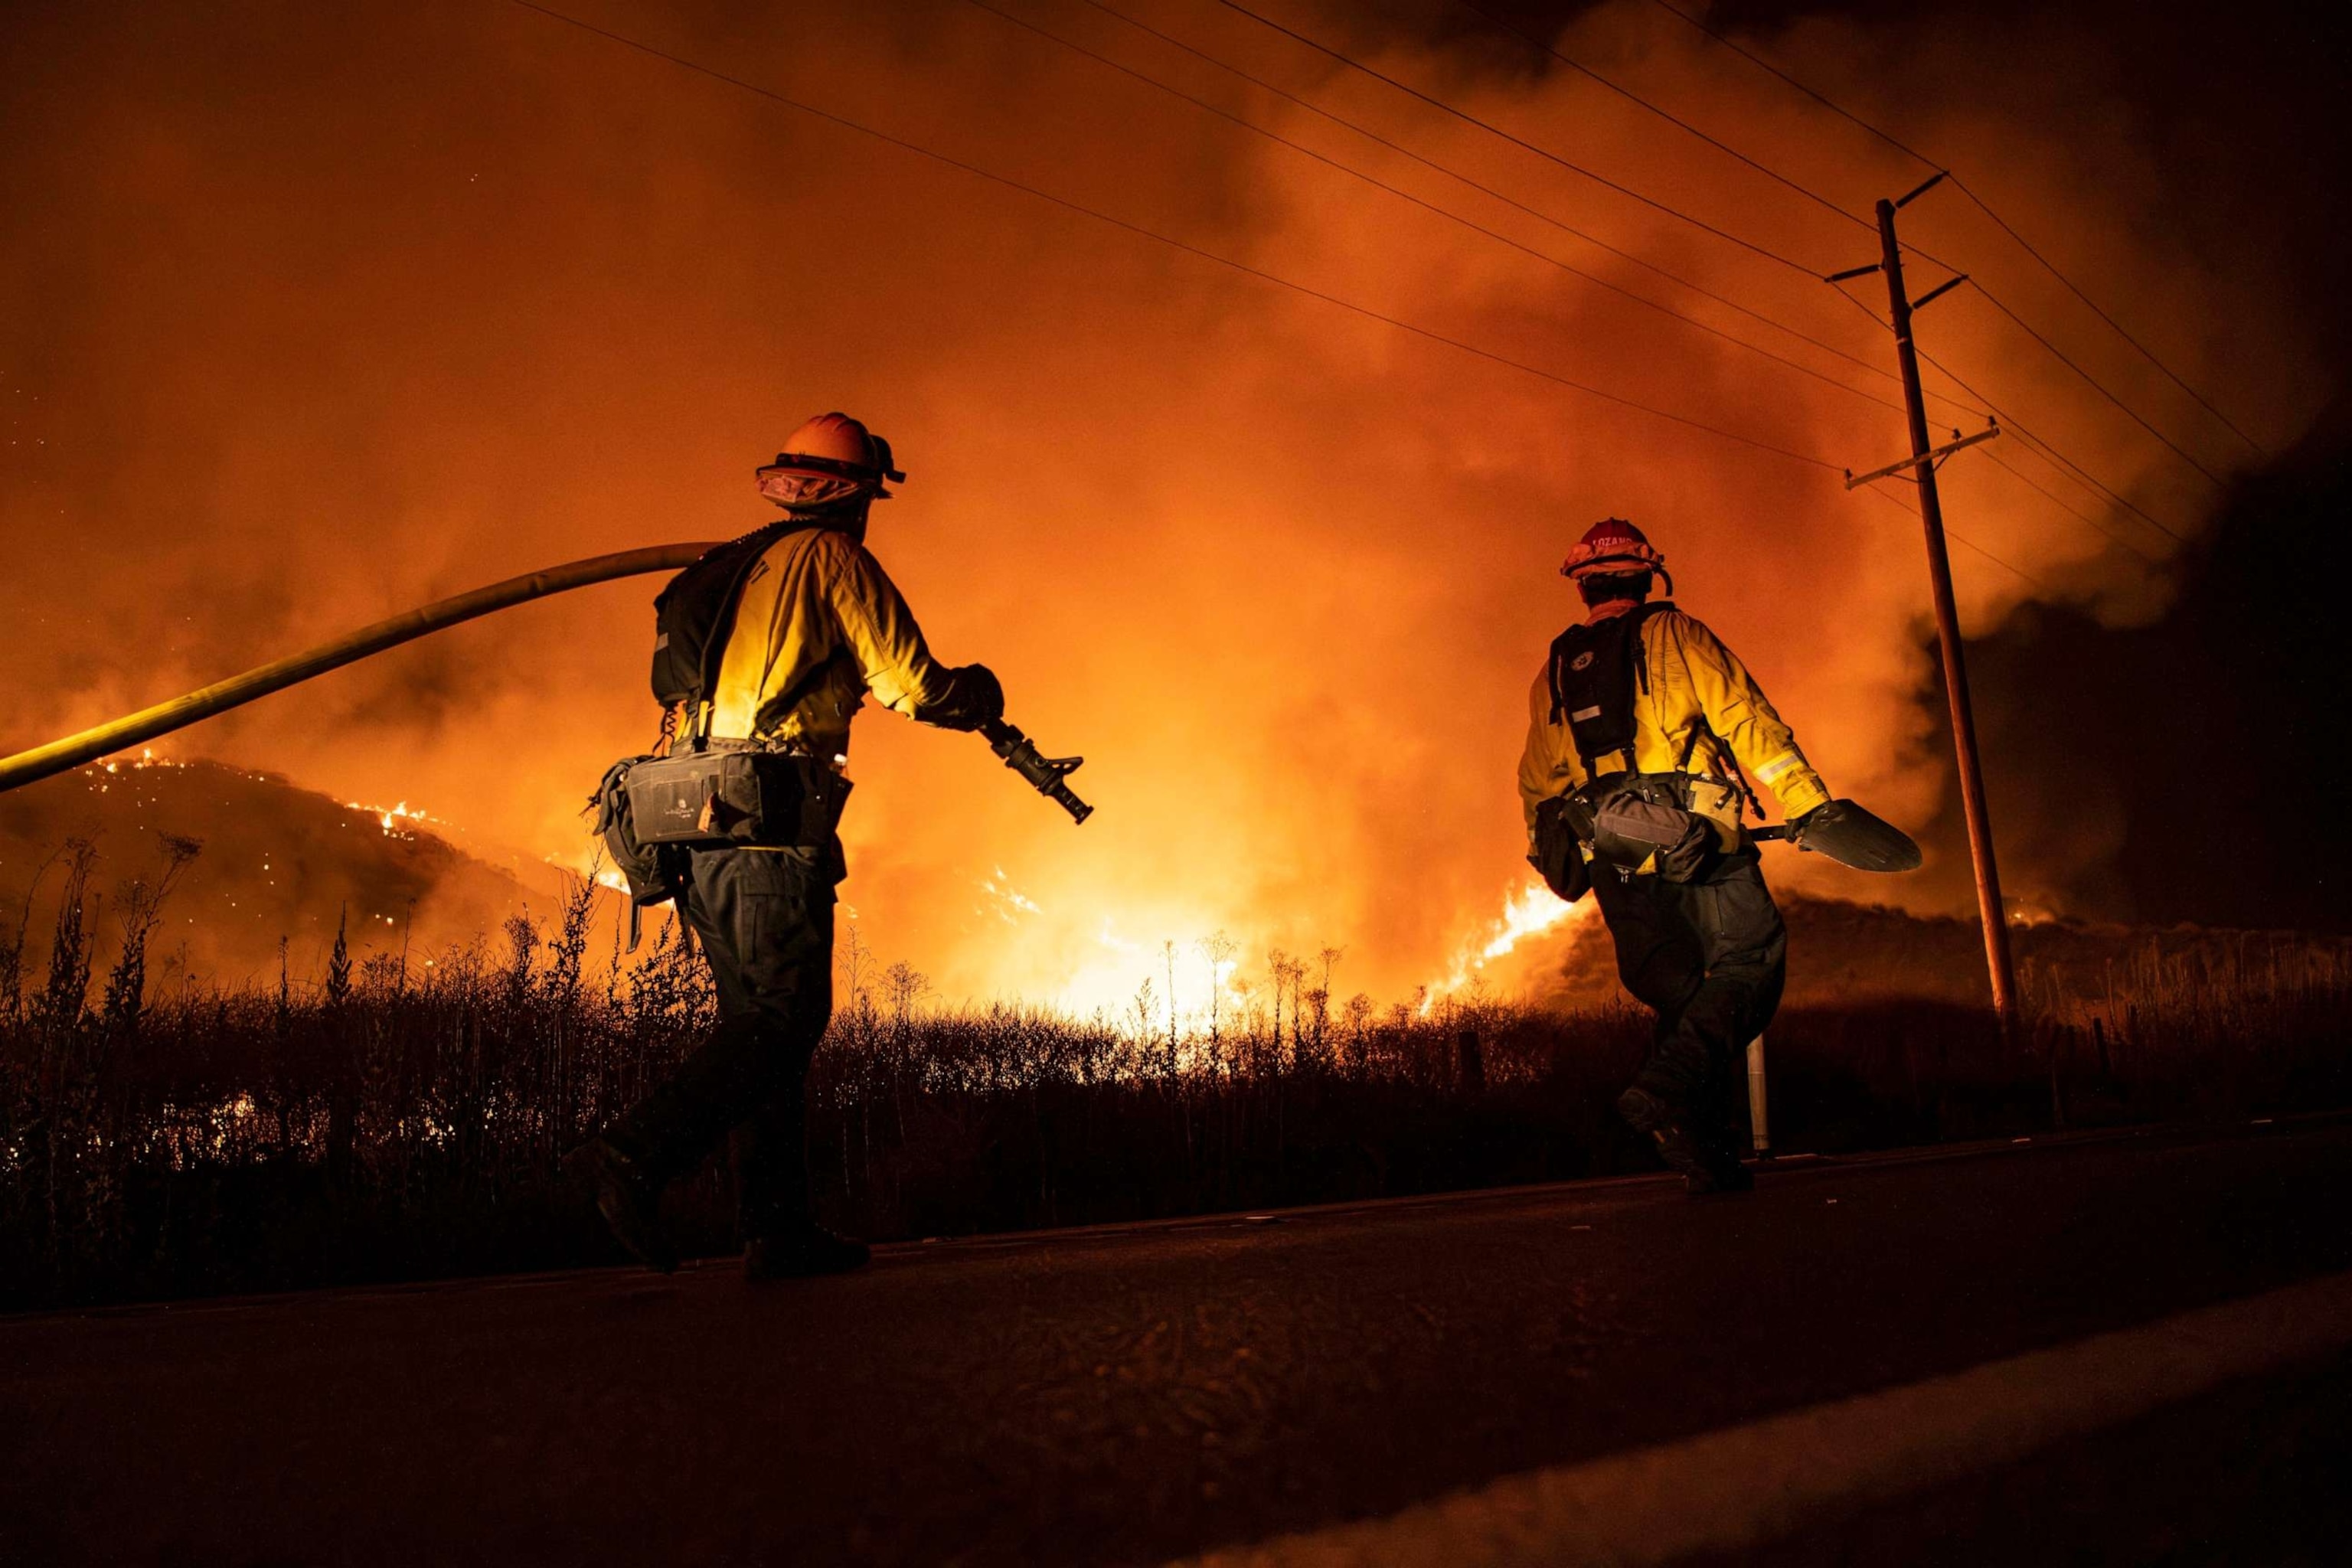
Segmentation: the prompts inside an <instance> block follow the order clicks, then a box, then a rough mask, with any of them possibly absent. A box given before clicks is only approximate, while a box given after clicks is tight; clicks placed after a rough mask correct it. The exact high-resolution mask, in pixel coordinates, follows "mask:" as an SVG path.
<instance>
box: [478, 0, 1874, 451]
mask: <svg viewBox="0 0 2352 1568" xmlns="http://www.w3.org/2000/svg"><path fill="white" fill-rule="evenodd" d="M511 3H512V4H513V5H520V6H521V7H522V8H523V9H524V10H526V11H536V12H537V13H539V14H540V15H541V16H545V17H548V18H549V19H550V20H552V21H557V22H562V23H563V24H565V25H566V26H572V27H577V28H579V29H580V30H581V31H582V32H583V33H593V34H594V35H595V36H596V37H600V38H604V39H605V40H607V41H609V42H612V43H615V44H619V45H621V46H622V47H625V48H631V49H635V50H636V51H637V52H638V53H640V54H643V55H648V56H651V57H652V58H655V59H658V60H663V61H666V62H667V63H668V64H670V65H674V66H677V67H678V68H681V69H683V70H689V71H692V72H694V73H695V74H697V75H698V76H704V77H708V78H709V79H711V80H713V81H718V82H724V83H725V84H726V85H728V86H729V87H733V88H739V89H741V90H743V91H745V92H749V93H753V94H756V95H757V96H759V97H761V98H764V99H767V100H771V101H772V102H775V103H781V104H782V105H784V106H785V107H786V108H788V109H795V110H800V111H801V112H802V113H803V114H808V115H813V116H814V117H815V118H817V119H819V120H823V121H827V122H828V123H830V124H834V125H838V126H840V127H842V128H843V129H845V130H848V131H855V132H858V133H859V134H860V135H863V136H870V137H872V138H874V140H876V141H877V142H886V143H887V144H888V145H890V146H893V147H897V148H899V149H901V150H902V151H905V152H908V153H916V154H918V155H919V156H921V157H925V158H929V159H932V160H933V161H935V162H937V163H943V164H945V165H947V166H948V167H949V168H951V169H955V170H957V171H959V172H961V173H963V174H971V175H973V176H975V177H976V178H979V179H982V180H986V181H988V182H990V183H991V184H998V185H1003V186H1004V187H1005V188H1006V189H1007V190H1013V191H1018V192H1020V193H1021V194H1022V195H1027V196H1034V197H1035V198H1036V199H1038V200H1039V201H1043V202H1050V203H1051V204H1053V205H1055V206H1057V207H1061V208H1063V209H1064V210H1066V211H1068V212H1074V213H1076V214H1078V215H1080V216H1085V217H1090V218H1093V219H1095V220H1096V221H1097V222H1098V223H1105V224H1108V225H1110V226H1112V227H1114V228H1118V229H1122V230H1124V231H1125V232H1127V233H1129V234H1132V235H1136V236H1139V237H1141V238H1144V239H1150V240H1154V241H1157V242H1158V243H1159V244H1161V245H1164V246H1167V247H1169V248H1171V249H1172V250H1181V251H1182V252H1183V253H1184V254H1186V255H1188V256H1195V257H1198V258H1201V259H1202V260H1203V261H1211V262H1214V263H1215V264H1216V265H1218V266H1220V267H1223V268H1230V269H1231V270H1233V271H1235V272H1239V273H1243V274H1244V275H1246V276H1248V277H1251V278H1255V279H1260V280H1262V281H1264V282H1267V283H1271V284H1273V285H1275V286H1276V288H1280V289H1288V290H1290V291H1291V292H1292V293H1295V294H1300V295H1303V296H1305V297H1306V298H1307V299H1310V300H1319V301H1321V302H1322V303H1324V304H1326V305H1331V306H1334V307H1336V308H1338V309H1339V310H1346V311H1348V312H1349V313H1350V314H1352V315H1357V316H1361V317H1363V318H1364V319H1365V320H1367V321H1378V322H1380V323H1381V324H1382V325H1383V326H1389V327H1394V328H1395V329H1396V330H1398V331H1402V332H1409V333H1411V334H1412V335H1413V336H1414V337H1417V338H1422V339H1424V340H1426V341H1428V342H1433V343H1439V344H1443V345H1444V346H1445V347H1447V348H1450V349H1456V350H1459V351H1460V352H1461V353H1466V354H1471V355H1474V356H1475V357H1476V358H1479V359H1483V360H1487V361H1491V362H1492V363H1496V364H1499V365H1503V366H1506V367H1507V368H1508V369H1511V370H1516V371H1518V372H1521V373H1522V374H1527V375H1532V376H1534V377H1536V378H1537V379H1538V380H1541V381H1548V382H1551V383H1553V384H1555V385H1559V386H1565V387H1568V388H1570V390H1572V391H1576V392H1581V393H1584V394H1586V395H1590V396H1592V397H1598V398H1600V399H1601V400H1602V401H1604V402H1608V403H1614V404H1616V405H1619V406H1621V407H1625V408H1631V409H1633V410H1634V411H1635V412H1637V413H1642V414H1647V415H1650V416H1652V417H1654V418H1658V419H1664V420H1668V421H1671V422H1672V423H1674V424H1676V425H1681V426H1687V427H1689V428H1691V429H1694V430H1699V431H1703V432H1705V433H1706V434H1707V435H1710V436H1716V437H1721V438H1722V439H1724V440H1727V441H1733V442H1737V443H1738V444H1739V445H1740V446H1743V447H1753V448H1755V449H1756V450H1758V451H1759V452H1769V453H1771V454H1772V455H1773V456H1775V457H1780V458H1789V459H1790V461H1792V462H1799V463H1803V464H1806V465H1808V466H1810V467H1812V468H1821V469H1823V470H1826V471H1827V472H1830V473H1833V474H1834V473H1843V471H1844V470H1843V468H1840V467H1839V466H1838V465H1837V464H1835V463H1832V462H1831V461H1830V460H1829V459H1828V458H1817V457H1814V456H1812V455H1811V453H1808V452H1800V451H1796V450H1794V449H1793V448H1790V447H1781V446H1777V445H1775V444H1774V443H1772V442H1770V441H1766V440H1762V439H1759V438H1758V437H1753V436H1743V435H1741V434H1739V432H1738V431H1736V430H1727V429H1724V428H1723V427H1722V426H1716V425H1709V424H1707V423H1706V421H1705V420H1702V419H1694V418H1692V417H1691V416H1688V415H1685V414H1676V413H1675V412H1674V411H1673V410H1672V409H1667V408H1660V407H1657V406H1655V405H1652V404H1647V403H1643V402H1642V401H1640V400H1639V399H1636V398H1632V397H1627V396H1625V395H1622V394H1621V393H1615V392H1611V391H1608V390H1607V389H1606V388H1603V387H1598V386H1594V385H1591V384H1589V383H1586V382H1581V381H1578V380H1576V379H1575V378H1574V377H1572V376H1566V375H1562V374H1559V373H1557V372H1555V371H1549V370H1545V369H1543V368H1541V367H1540V366H1538V365H1532V364H1528V363H1526V362H1525V361H1524V360H1517V359H1514V358H1512V357H1511V356H1510V355H1508V354H1503V353H1496V352H1495V351H1494V350H1492V349H1484V348H1480V347H1478V346H1477V345H1476V344H1475V343H1469V342H1464V341H1462V340H1461V339H1459V338H1455V337H1450V336H1448V335H1447V334H1445V333H1444V332H1440V331H1435V330H1433V329H1432V328H1429V327H1423V326H1420V325H1418V324H1416V323H1414V322H1412V321H1405V320H1403V319H1402V318H1400V317H1396V316H1391V315H1389V314H1387V313H1385V312H1383V311H1381V310H1373V309H1372V308H1371V307H1370V306H1369V305H1360V304H1357V303H1356V302H1355V301H1354V300H1347V299H1343V298H1341V297H1340V296H1339V295H1337V294H1331V293H1327V292H1325V291H1324V290H1322V289H1317V288H1314V287H1312V286H1310V285H1308V284H1305V283H1300V282H1298V281H1297V280H1296V279H1289V278H1286V277H1284V276H1282V275H1281V274H1280V273H1277V272H1269V271H1267V270H1266V269H1265V268H1262V267H1253V266H1251V265H1250V264H1249V263H1248V262H1245V261H1236V260H1234V258H1232V257H1229V256H1221V255H1219V254H1218V253H1217V252H1215V251H1213V250H1208V249H1204V248H1202V247H1200V246H1197V245H1193V244H1192V243H1191V242H1189V241H1187V240H1181V239H1177V238H1175V237H1171V236H1169V235H1165V234H1161V233H1160V232H1159V231H1158V230H1157V229H1151V228H1147V227H1145V226H1143V225H1141V224H1139V223H1130V222H1129V221H1128V220H1127V219H1125V218H1122V217H1114V216H1111V215H1110V214H1108V213H1106V212H1100V211H1097V209H1095V208H1093V207H1090V206H1087V205H1083V204H1082V203H1079V202H1075V201H1072V200H1070V199H1069V198H1068V197H1067V196H1057V195H1055V194H1054V193H1053V192H1051V191H1048V190H1045V189H1043V188H1041V187H1039V186H1036V185H1032V184H1027V183H1025V182H1024V181H1021V180H1016V179H1013V177H1012V176H1010V175H1008V174H997V173H996V172H995V171H993V170H991V169H984V168H982V167H981V166H980V165H979V164H977V163H966V162H965V161H963V160H962V159H961V158H957V157H953V156H951V155H950V154H948V153H940V152H938V151H936V150H934V149H932V148H929V147H926V146H924V145H923V144H922V143H920V142H910V141H908V140H907V139H906V138H905V137H902V136H894V135H892V134H891V133H890V132H887V131H881V130H877V129H876V128H875V127H873V126H871V125H867V124H865V123H863V122H861V121H856V120H852V119H850V118H848V117H847V116H846V115H842V114H836V113H835V112H833V111H832V110H828V109H820V108H818V107H817V106H816V105H814V104H813V103H806V102H803V101H802V100H799V99H797V98H792V97H788V96H787V95H785V94H783V93H781V92H778V91H776V90H775V89H772V88H765V87H761V86H760V85H759V84H758V83H757V82H752V81H746V80H745V79H742V78H741V77H737V76H730V75H728V74H727V73H726V72H725V71H721V70H718V69H715V68H712V67H709V66H706V65H703V64H701V63H700V62H699V61H697V60H691V59H688V58H686V57H685V56H683V55H674V54H671V53H669V52H668V51H667V50H666V49H661V48H657V47H655V46H654V45H651V44H647V43H642V42H640V41H638V40H637V39H635V38H632V37H628V36H626V35H625V34H622V33H615V32H613V31H611V30H609V29H607V28H604V27H600V26H596V25H595V24H594V23H593V22H587V21H583V20H582V19H581V18H579V17H577V16H568V15H566V14H565V13H563V12H562V11H558V10H554V9H553V8H551V7H550V6H546V5H539V4H537V0H511Z"/></svg>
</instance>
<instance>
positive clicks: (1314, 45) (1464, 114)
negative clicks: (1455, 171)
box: [1216, 0, 1821, 278]
mask: <svg viewBox="0 0 2352 1568" xmlns="http://www.w3.org/2000/svg"><path fill="white" fill-rule="evenodd" d="M1216 3H1217V4H1218V5H1223V7H1224V8H1225V9H1226V10H1228V11H1233V12H1237V13H1239V14H1240V15H1242V16H1247V17H1248V18H1249V19H1250V20H1251V21H1253V22H1255V23H1257V24H1258V25H1259V26H1262V27H1265V28H1268V29H1270V30H1272V31H1274V32H1276V33H1280V34H1281V35H1282V36H1283V37H1286V38H1290V39H1293V40H1295V41H1297V42H1298V43H1301V44H1304V45H1306V46H1307V47H1308V48H1310V49H1313V50H1315V51H1316V52H1317V53H1318V54H1321V55H1326V56H1328V57H1329V58H1332V59H1334V60H1337V61H1339V63H1340V64H1341V65H1344V66H1346V67H1347V68H1349V69H1350V70H1354V71H1359V72H1361V73H1362V74H1363V75H1365V76H1368V77H1370V78H1371V79H1373V80H1374V81H1378V82H1385V83H1386V84H1388V85H1389V86H1390V87H1391V88H1394V89H1396V90H1397V91H1399V92H1402V93H1404V94H1406V95H1407V96H1408V97H1411V98H1415V99H1418V100H1421V101H1422V102H1423V103H1425V104H1428V105H1429V106H1430V107H1431V108H1432V109H1434V110H1439V111H1440V112H1442V113H1445V114H1450V115H1452V116H1454V119H1456V120H1459V121H1464V122H1465V123H1466V124H1470V125H1475V126H1476V127H1478V129H1480V130H1481V131H1484V132H1486V133H1487V134H1489V135H1492V136H1498V137H1500V138H1502V139H1503V140H1504V141H1506V142H1509V143H1511V145H1513V146H1514V147H1518V148H1521V149H1523V150H1525V151H1527V152H1529V153H1534V154H1535V155H1536V156H1537V157H1538V158H1541V159H1543V160H1544V161H1546V162H1547V163H1556V164H1558V165H1559V167H1561V168H1563V169H1566V170H1568V171H1570V173H1572V174H1581V175H1583V176H1584V177H1585V178H1586V179H1588V180H1591V182H1592V183H1593V184H1597V185H1601V186H1605V187H1606V188H1608V189H1610V190H1612V191H1615V192H1616V193H1617V194H1618V195H1622V196H1626V197H1629V198H1631V199H1632V200H1633V201H1637V202H1640V203H1641V204H1642V205H1643V206H1646V207H1651V208H1654V209H1655V210H1656V211H1658V212H1662V213H1664V214H1665V215H1666V216H1669V217H1672V218H1675V219H1677V220H1679V221H1680V222H1683V223H1686V224H1688V225H1690V226H1692V227H1693V228H1696V229H1699V230H1701V231H1703V232H1705V233H1707V234H1711V235H1713V236H1715V237H1717V239H1720V240H1724V241H1726V242H1727V243H1729V244H1732V245H1736V246H1738V247H1739V248H1740V249H1742V250H1746V251H1751V252H1753V253H1754V254H1756V255H1758V256H1760V257H1763V258H1765V259H1766V260H1768V261H1777V262H1779V263H1780V265H1781V266H1783V267H1786V268H1790V270H1792V271H1796V272H1803V273H1807V274H1810V275H1811V276H1812V277H1815V278H1818V277H1820V276H1821V269H1820V268H1813V267H1808V266H1806V265H1805V264H1804V263H1803V262H1801V261H1799V260H1796V259H1795V258H1792V257H1789V256H1784V255H1782V254H1781V253H1780V251H1777V250H1774V249H1772V248H1770V247H1768V246H1762V245H1759V244H1757V243H1756V242H1755V241H1754V240H1752V239H1744V238H1742V237H1740V236H1738V235H1736V234H1734V233H1732V232H1731V231H1730V230H1729V229H1726V228H1718V227H1717V226H1715V225H1714V224H1711V223H1709V222H1707V221H1706V219H1705V218H1701V217H1696V216H1692V215H1691V214H1689V213H1686V212H1684V211H1682V210H1681V209H1680V208H1678V207H1673V206H1669V205H1666V204H1665V203H1664V202H1662V201H1660V200H1658V199H1657V198H1656V197H1655V196H1649V195H1643V194H1642V193H1641V192H1640V191H1637V190H1635V189H1633V187H1632V186H1630V185H1623V184H1618V183H1617V182H1616V181H1615V180H1612V179H1611V178H1609V177H1608V176H1607V175H1605V174H1600V173H1597V172H1596V171H1594V170H1591V169H1588V168H1586V167H1585V166H1584V165H1583V164H1581V163H1572V162H1570V160H1569V159H1567V158H1564V157H1562V156H1561V155H1560V154H1559V153H1554V152H1552V151H1551V150H1550V149H1549V148H1547V147H1538V145H1536V144H1535V143H1534V142H1529V141H1528V140H1527V139H1526V138H1524V137H1520V136H1515V135H1513V134H1512V133H1511V132H1507V131H1506V130H1504V129H1503V128H1502V127H1501V126H1499V125H1495V124H1492V123H1490V122H1488V121H1484V120H1481V119H1479V118H1478V117H1477V116H1476V115H1475V114H1472V113H1470V112H1469V111H1468V110H1461V109H1456V108H1454V106H1453V105H1452V104H1450V103H1448V102H1446V101H1445V100H1444V99H1441V98H1436V97H1433V96H1432V95H1430V94H1429V93H1425V92H1423V91H1422V90H1421V89H1419V88H1416V87H1413V86H1412V85H1411V84H1409V83H1406V82H1402V81H1400V80H1398V79H1396V78H1395V77H1392V76H1389V75H1386V74H1384V73H1383V72H1381V71H1377V70H1374V69H1373V68H1371V67H1370V66H1368V65H1366V64H1364V63H1363V62H1362V61H1361V60H1359V59H1357V58H1354V57H1352V56H1350V55H1348V54H1344V53H1342V52H1341V51H1340V50H1338V49H1335V48H1333V47H1331V46H1330V45H1328V44H1325V43H1320V42H1318V41H1317V40H1316V39H1314V38H1310V37H1307V35H1306V34H1304V33H1301V32H1298V31H1297V30H1296V29H1294V28H1290V27H1286V26H1283V25H1282V24H1281V23H1279V22H1277V21H1275V20H1274V19H1273V18H1272V17H1269V16H1260V15H1259V14H1258V13H1257V12H1255V11H1253V10H1251V9H1250V8H1249V7H1248V6H1246V5H1241V4H1239V0H1216Z"/></svg>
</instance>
